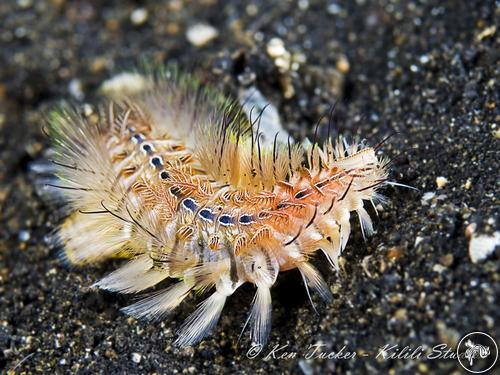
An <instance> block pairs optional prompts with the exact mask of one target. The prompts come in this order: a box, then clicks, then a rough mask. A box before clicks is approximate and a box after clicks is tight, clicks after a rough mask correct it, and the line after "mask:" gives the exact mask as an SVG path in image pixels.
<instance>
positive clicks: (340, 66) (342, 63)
mask: <svg viewBox="0 0 500 375" xmlns="http://www.w3.org/2000/svg"><path fill="white" fill-rule="evenodd" d="M336 68H337V70H338V71H339V72H340V73H342V74H346V73H347V72H349V69H350V68H351V66H350V65H349V60H347V57H345V56H344V55H342V56H341V57H340V58H339V59H338V60H337V64H336Z"/></svg>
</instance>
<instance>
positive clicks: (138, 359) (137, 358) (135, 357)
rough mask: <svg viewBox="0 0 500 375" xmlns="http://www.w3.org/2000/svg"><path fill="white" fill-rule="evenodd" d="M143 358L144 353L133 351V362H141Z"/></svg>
mask: <svg viewBox="0 0 500 375" xmlns="http://www.w3.org/2000/svg"><path fill="white" fill-rule="evenodd" d="M141 359H142V355H140V354H139V353H132V362H134V363H140V362H141Z"/></svg>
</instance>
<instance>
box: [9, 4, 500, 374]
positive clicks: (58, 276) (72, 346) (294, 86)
mask: <svg viewBox="0 0 500 375" xmlns="http://www.w3.org/2000/svg"><path fill="white" fill-rule="evenodd" d="M103 3H104V2H102V3H101V2H98V1H82V2H70V1H64V0H52V1H49V0H46V1H27V0H23V1H17V2H14V1H8V2H2V3H1V4H0V25H1V26H0V206H1V208H0V217H1V223H0V241H1V242H0V306H1V307H0V349H1V350H0V369H1V368H4V369H5V371H7V370H9V369H11V370H13V369H14V368H15V370H13V371H14V372H20V373H21V372H26V373H32V372H45V373H67V372H76V371H79V372H81V373H124V372H127V373H154V372H157V373H173V372H186V373H199V372H202V373H205V372H225V371H231V372H232V373H236V372H241V373H255V372H259V371H260V372H262V373H270V372H276V371H277V372H284V371H291V372H294V373H306V374H313V373H322V372H324V371H337V372H347V371H352V372H353V373H360V372H361V373H363V372H374V371H376V370H379V371H384V372H387V371H388V370H391V371H394V370H396V371H400V372H402V373H415V372H416V371H418V372H421V373H425V372H432V373H436V372H439V373H448V372H450V371H454V370H456V371H459V369H460V368H459V365H458V363H457V361H456V360H453V359H451V360H445V359H441V360H433V361H431V360H426V359H424V358H420V359H413V360H410V359H406V360H405V359H388V360H383V359H381V358H380V357H379V358H378V359H377V358H376V355H377V354H378V350H379V348H381V347H383V346H384V345H386V344H389V345H391V346H392V345H395V344H398V345H399V348H400V349H401V348H403V347H404V346H406V345H408V346H409V347H411V348H413V349H416V348H418V346H420V345H423V346H425V347H430V348H432V347H434V346H435V345H437V344H440V343H445V344H447V345H449V346H450V347H453V348H454V347H455V345H456V343H457V341H458V340H459V339H460V337H461V336H463V335H464V334H466V333H468V332H471V331H477V330H480V331H484V332H488V333H490V334H491V335H493V336H494V337H496V338H497V339H499V338H500V330H499V329H498V319H499V313H498V307H497V305H496V297H497V296H498V295H500V285H499V283H498V281H499V280H498V279H499V273H498V268H499V263H498V254H495V253H492V254H490V255H489V256H488V258H487V259H486V260H484V261H481V262H478V263H473V262H472V261H471V258H470V256H469V253H468V244H469V239H468V238H467V236H466V228H468V231H469V232H470V231H471V228H472V227H471V226H469V225H470V224H475V225H476V229H475V233H481V234H486V235H489V236H492V235H493V233H494V232H495V231H498V224H497V221H498V199H497V197H496V192H497V191H498V167H499V165H498V156H499V155H498V151H499V148H498V142H499V140H498V138H499V136H500V135H499V129H498V124H499V119H500V117H499V111H498V106H499V105H500V102H499V91H498V87H499V82H498V80H499V78H498V77H499V65H498V41H499V34H498V30H497V29H496V28H495V25H498V17H499V9H498V8H495V3H494V2H493V1H428V2H424V1H422V2H418V1H404V2H392V1H378V2H372V1H356V2H354V1H352V2H351V1H338V2H323V1H312V0H311V1H299V2H297V3H296V2H293V6H292V3H289V2H284V1H280V0H275V1H257V2H255V3H254V4H255V5H236V4H235V3H236V2H230V1H221V2H217V1H215V0H209V1H202V2H189V3H185V2H183V1H172V2H169V3H165V4H159V3H157V2H155V1H146V2H133V1H123V2H122V1H115V2H106V4H107V5H101V4H103ZM242 3H243V2H242ZM138 4H141V5H140V6H142V7H144V8H145V9H147V10H148V13H147V15H146V19H141V18H140V16H141V14H140V13H139V14H137V13H136V14H135V17H136V18H135V19H134V21H132V20H131V13H132V12H133V11H134V9H136V8H137V7H139V5H138ZM297 4H298V5H297ZM299 5H300V6H299ZM497 6H498V5H497ZM132 18H134V17H132ZM202 21H203V22H206V23H209V24H211V25H213V26H214V27H215V28H216V29H217V30H218V31H219V36H218V37H217V38H216V39H214V40H213V41H211V42H210V43H208V44H207V45H206V46H203V47H196V46H194V45H192V44H190V43H189V42H188V41H187V40H186V37H185V34H186V30H187V29H188V28H189V27H190V26H192V25H194V24H196V23H199V22H202ZM272 38H279V39H281V40H282V41H283V44H284V47H285V48H286V49H287V50H288V51H289V52H290V55H291V59H292V60H293V61H298V66H296V67H298V70H296V71H294V70H293V69H287V68H286V67H285V68H282V69H281V71H280V70H279V69H278V67H277V66H276V64H275V63H276V61H273V59H272V58H271V57H270V56H269V54H268V52H267V51H266V46H267V45H268V42H269V40H270V39H272ZM303 57H305V58H306V59H305V61H304V58H303ZM140 58H145V59H148V60H153V61H156V62H166V61H173V62H176V63H178V64H179V65H180V66H181V67H184V68H185V69H186V70H188V71H196V72H198V74H199V75H201V76H202V77H203V79H206V80H208V81H212V82H216V83H217V84H218V85H220V86H221V87H222V88H223V89H224V90H226V91H227V92H228V93H233V94H235V93H237V92H238V89H239V88H240V87H242V85H249V84H250V85H255V86H257V87H258V88H259V89H260V91H261V92H262V93H263V94H264V96H265V97H266V98H267V99H268V100H269V101H270V102H271V103H273V104H274V105H275V106H276V107H277V108H278V110H279V113H280V117H281V121H282V122H283V123H284V124H285V126H286V127H287V128H288V129H289V130H290V131H291V132H292V133H293V134H294V135H295V136H297V137H302V136H304V135H309V136H310V135H311V129H312V127H313V125H314V124H315V122H316V121H317V119H318V118H319V117H320V116H321V115H323V114H325V113H327V112H328V110H329V107H330V106H331V105H332V104H333V103H334V102H335V101H336V100H337V99H340V102H339V104H338V106H337V107H338V108H337V111H336V126H337V128H338V130H340V131H341V132H342V133H345V134H350V135H354V134H360V135H361V136H362V137H365V138H367V139H368V140H369V142H371V143H372V144H375V143H376V142H378V141H379V140H381V139H382V138H383V137H384V136H386V135H387V134H389V133H391V132H393V131H397V132H398V133H397V135H396V136H394V137H393V138H391V140H390V141H389V142H387V144H386V145H385V146H384V148H383V150H384V152H385V153H386V154H387V155H388V156H390V157H391V158H395V163H394V167H393V172H392V176H393V179H394V180H396V181H399V182H401V183H405V184H409V185H412V186H414V187H417V188H418V189H420V190H421V191H420V192H415V191H411V190H407V189H401V188H387V189H386V190H385V194H386V195H387V196H388V197H389V198H390V203H389V205H388V206H387V207H386V208H385V209H384V211H383V212H382V213H381V214H380V219H379V220H378V222H377V223H376V229H377V233H376V234H375V235H374V236H373V237H371V238H369V239H368V240H367V241H366V242H364V241H363V239H362V236H361V234H360V230H359V225H357V224H355V225H354V231H353V232H354V234H353V235H352V237H351V239H350V242H349V244H348V246H347V249H346V251H345V253H344V255H343V258H344V260H345V267H344V270H343V272H341V273H340V274H338V275H336V274H334V273H332V272H330V271H329V270H327V267H326V266H321V264H320V263H322V261H321V260H320V259H318V261H317V262H316V264H320V267H321V268H322V269H323V271H326V272H325V273H326V274H327V275H328V282H329V283H330V285H331V287H332V291H333V292H334V296H335V300H334V303H333V305H331V306H326V307H321V308H319V309H318V310H319V315H315V314H314V312H313V310H312V308H311V306H310V303H309V301H308V299H307V296H306V293H305V292H304V291H303V285H302V282H301V279H300V276H299V275H298V274H297V273H296V272H288V273H285V274H283V275H281V276H280V278H279V282H278V285H277V286H276V287H275V288H274V289H273V292H272V294H273V329H272V336H271V338H270V344H269V346H268V348H265V349H264V350H263V351H262V353H261V355H260V356H258V357H257V358H254V359H248V358H247V351H248V349H249V343H248V342H247V341H246V340H243V341H242V342H241V343H240V344H237V337H238V334H239V331H240V329H241V326H242V324H243V323H244V321H245V320H246V314H247V312H248V307H249V305H250V302H251V299H252V297H253V291H252V289H251V288H250V287H244V288H242V289H241V290H240V291H239V292H238V293H237V294H236V295H235V296H234V297H233V298H231V300H230V301H229V303H228V304H227V306H226V308H225V310H224V312H223V317H222V319H221V321H220V323H219V325H218V327H217V329H216V330H215V332H214V334H213V335H212V336H210V337H209V338H208V339H207V340H205V341H204V342H203V343H202V344H200V345H198V346H197V347H195V348H192V349H186V350H179V349H176V348H173V347H172V346H171V342H172V340H173V338H174V333H175V330H176V328H178V327H179V325H180V324H181V322H182V320H183V319H184V318H185V317H186V316H187V315H188V314H189V313H190V312H191V311H193V310H194V308H195V306H196V304H197V302H199V301H200V299H189V301H187V302H186V303H184V304H183V305H182V306H181V307H180V308H179V310H178V312H177V313H176V314H175V315H174V316H173V317H172V319H171V320H169V321H165V322H154V323H148V322H137V321H135V320H134V319H130V318H128V317H127V316H125V315H123V314H121V313H120V312H119V307H120V306H124V305H126V303H127V301H128V299H127V298H124V297H119V296H115V295H113V294H107V293H101V292H98V291H95V290H91V289H89V288H88V286H89V285H91V284H92V282H93V281H95V280H97V279H99V278H100V277H101V276H103V275H104V274H105V273H106V272H107V271H109V270H111V269H113V266H114V265H113V264H106V265H103V266H102V267H95V268H83V269H68V268H67V267H64V266H62V265H61V264H59V263H58V260H57V255H56V253H55V252H54V251H52V250H50V249H49V248H48V246H47V245H46V243H45V242H44V236H45V235H46V234H47V233H48V232H49V231H50V230H51V228H53V227H54V225H55V224H56V223H55V216H54V215H53V212H51V209H50V208H48V207H47V206H46V205H44V203H43V202H42V200H41V199H40V198H39V197H38V196H37V195H36V194H35V191H34V188H33V187H32V175H31V172H30V171H29V167H28V166H29V164H30V162H31V161H33V160H36V159H37V158H39V157H40V155H41V154H42V152H43V150H44V149H46V148H47V140H46V138H45V137H44V135H43V132H42V124H43V118H42V113H43V112H44V111H45V110H47V109H48V108H50V107H51V106H53V105H55V104H56V103H57V102H58V101H59V100H61V99H63V98H65V99H68V98H72V99H73V100H77V101H78V100H83V101H85V102H86V101H93V100H94V99H95V96H96V92H97V88H98V87H99V85H100V83H101V82H102V81H103V80H105V79H107V78H109V77H110V76H111V75H113V74H114V73H116V72H119V71H120V70H121V69H123V68H129V67H131V66H134V65H136V64H137V62H138V61H139V59H140ZM278 65H279V63H278ZM438 177H445V178H446V179H447V181H448V182H447V183H446V184H445V185H444V186H443V187H442V188H440V189H438V187H437V183H436V179H437V178H438ZM427 192H435V193H436V194H435V196H434V197H433V198H430V199H429V200H426V199H423V197H424V194H425V193H427ZM426 197H430V195H426ZM473 235H475V234H473ZM314 301H315V302H316V303H317V304H319V303H320V302H319V300H317V299H314ZM320 342H321V343H323V344H325V346H324V347H323V349H322V351H324V352H331V351H339V350H340V349H341V348H342V347H343V346H344V345H345V346H346V350H348V351H351V352H352V351H355V352H356V354H357V357H358V358H357V359H351V360H332V359H331V360H320V359H315V360H308V359H306V358H305V355H306V353H307V349H308V347H309V345H311V344H316V343H320ZM277 344H279V345H280V346H283V345H288V346H287V348H286V349H285V350H286V351H287V352H289V353H290V352H296V353H297V358H294V359H293V358H292V359H273V358H270V359H268V360H264V357H265V355H266V354H268V353H269V352H270V350H271V349H272V348H273V347H274V346H275V345H277ZM280 353H281V354H282V352H280ZM364 354H366V356H365V355H364Z"/></svg>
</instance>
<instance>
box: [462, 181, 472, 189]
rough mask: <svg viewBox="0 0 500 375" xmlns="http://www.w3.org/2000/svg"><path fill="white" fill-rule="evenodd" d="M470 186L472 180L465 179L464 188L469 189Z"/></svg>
mask: <svg viewBox="0 0 500 375" xmlns="http://www.w3.org/2000/svg"><path fill="white" fill-rule="evenodd" d="M471 187H472V181H471V180H470V179H467V181H465V184H464V188H465V189H467V190H470V188H471Z"/></svg>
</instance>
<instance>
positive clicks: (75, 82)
mask: <svg viewBox="0 0 500 375" xmlns="http://www.w3.org/2000/svg"><path fill="white" fill-rule="evenodd" d="M68 90H69V93H70V94H71V96H72V97H73V98H75V99H76V100H83V98H84V97H85V95H84V93H83V85H82V81H80V80H79V79H77V78H73V79H72V80H71V81H70V82H69V85H68Z"/></svg>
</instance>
